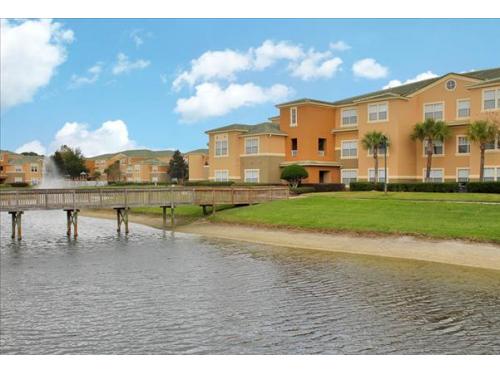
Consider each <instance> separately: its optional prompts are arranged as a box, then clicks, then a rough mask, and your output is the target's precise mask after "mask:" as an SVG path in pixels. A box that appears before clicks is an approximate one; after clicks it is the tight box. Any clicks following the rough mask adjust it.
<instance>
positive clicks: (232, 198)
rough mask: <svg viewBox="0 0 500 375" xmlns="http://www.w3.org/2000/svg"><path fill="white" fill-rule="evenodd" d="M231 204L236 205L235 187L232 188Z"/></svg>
mask: <svg viewBox="0 0 500 375" xmlns="http://www.w3.org/2000/svg"><path fill="white" fill-rule="evenodd" d="M231 204H232V205H233V206H234V188H233V187H232V188H231Z"/></svg>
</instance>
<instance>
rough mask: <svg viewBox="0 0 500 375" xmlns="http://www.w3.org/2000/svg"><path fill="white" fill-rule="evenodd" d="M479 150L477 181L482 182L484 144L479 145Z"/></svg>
mask: <svg viewBox="0 0 500 375" xmlns="http://www.w3.org/2000/svg"><path fill="white" fill-rule="evenodd" d="M479 149H480V150H481V158H480V159H479V160H480V161H479V163H480V164H479V181H481V182H482V181H484V150H485V145H484V143H481V145H480V146H479Z"/></svg>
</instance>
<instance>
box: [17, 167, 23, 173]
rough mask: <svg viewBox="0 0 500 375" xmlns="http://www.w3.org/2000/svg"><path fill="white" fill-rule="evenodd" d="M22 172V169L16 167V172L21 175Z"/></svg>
mask: <svg viewBox="0 0 500 375" xmlns="http://www.w3.org/2000/svg"><path fill="white" fill-rule="evenodd" d="M22 171H23V167H21V166H18V165H16V172H17V173H21V172H22Z"/></svg>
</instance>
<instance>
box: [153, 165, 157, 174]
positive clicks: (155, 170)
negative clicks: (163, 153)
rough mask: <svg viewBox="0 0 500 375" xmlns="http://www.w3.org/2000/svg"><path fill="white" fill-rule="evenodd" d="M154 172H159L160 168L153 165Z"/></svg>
mask: <svg viewBox="0 0 500 375" xmlns="http://www.w3.org/2000/svg"><path fill="white" fill-rule="evenodd" d="M152 170H153V173H156V172H158V166H157V165H153V168H152Z"/></svg>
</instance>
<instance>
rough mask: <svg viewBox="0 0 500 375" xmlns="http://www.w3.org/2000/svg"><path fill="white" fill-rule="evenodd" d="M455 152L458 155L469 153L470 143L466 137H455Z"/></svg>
mask: <svg viewBox="0 0 500 375" xmlns="http://www.w3.org/2000/svg"><path fill="white" fill-rule="evenodd" d="M457 152H458V153H459V154H469V153H470V142H469V138H467V137H466V136H458V137H457Z"/></svg>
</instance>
